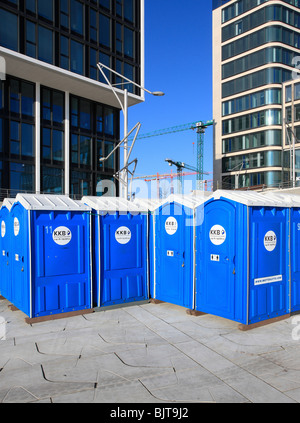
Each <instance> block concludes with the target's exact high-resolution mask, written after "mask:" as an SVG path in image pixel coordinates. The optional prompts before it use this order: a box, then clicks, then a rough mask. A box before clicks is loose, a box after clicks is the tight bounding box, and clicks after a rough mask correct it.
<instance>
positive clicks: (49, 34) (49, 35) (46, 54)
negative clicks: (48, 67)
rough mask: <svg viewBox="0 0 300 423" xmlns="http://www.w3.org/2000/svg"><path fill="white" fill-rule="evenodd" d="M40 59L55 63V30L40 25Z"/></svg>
mask: <svg viewBox="0 0 300 423" xmlns="http://www.w3.org/2000/svg"><path fill="white" fill-rule="evenodd" d="M38 31H39V39H38V59H39V60H42V61H43V62H46V63H50V64H53V31H51V30H50V29H47V28H45V27H43V26H39V30H38Z"/></svg>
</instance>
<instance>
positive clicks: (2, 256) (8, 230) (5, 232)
mask: <svg viewBox="0 0 300 423" xmlns="http://www.w3.org/2000/svg"><path fill="white" fill-rule="evenodd" d="M13 203H14V199H11V198H6V199H5V200H4V201H3V204H2V207H1V209H0V225H1V235H0V272H1V277H0V294H1V295H2V296H3V297H4V298H6V299H7V300H9V301H11V274H10V261H11V236H12V225H11V219H10V210H11V208H12V205H13Z"/></svg>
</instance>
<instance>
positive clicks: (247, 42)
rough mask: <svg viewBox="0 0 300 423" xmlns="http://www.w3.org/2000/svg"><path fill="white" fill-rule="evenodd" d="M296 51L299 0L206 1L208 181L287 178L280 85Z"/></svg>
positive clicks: (253, 183) (274, 182)
mask: <svg viewBox="0 0 300 423" xmlns="http://www.w3.org/2000/svg"><path fill="white" fill-rule="evenodd" d="M298 56H300V1H298V0H281V1H273V0H272V1H269V0H238V1H236V0H235V1H234V0H229V1H222V0H213V61H214V65H213V103H214V106H213V117H214V119H215V121H216V125H215V132H214V180H215V188H218V187H222V188H224V189H235V188H248V187H257V186H261V185H267V186H278V185H279V184H282V183H283V182H289V181H290V176H291V175H290V162H289V163H288V164H287V157H288V158H289V157H290V156H289V154H288V153H287V150H288V149H289V145H288V144H287V143H286V140H285V133H286V120H285V96H284V92H285V84H287V81H293V80H294V78H295V65H296V64H297V63H298V62H300V59H299V58H298V59H299V60H298V61H297V57H298ZM299 77H300V74H298V75H296V78H297V79H298V78H299ZM299 170H300V169H299Z"/></svg>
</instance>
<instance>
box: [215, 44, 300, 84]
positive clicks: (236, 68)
mask: <svg viewBox="0 0 300 423" xmlns="http://www.w3.org/2000/svg"><path fill="white" fill-rule="evenodd" d="M294 57H295V51H294V50H289V49H286V48H282V47H268V48H265V49H262V50H259V51H256V52H255V53H252V54H248V55H247V56H243V57H242V58H240V59H237V60H233V61H231V62H229V63H226V64H225V65H223V66H222V78H223V79H226V78H230V77H231V76H234V75H238V74H239V73H243V72H247V71H249V70H252V69H255V68H258V67H260V66H263V65H267V64H269V63H281V64H283V65H288V66H289V65H291V63H292V62H293V59H294Z"/></svg>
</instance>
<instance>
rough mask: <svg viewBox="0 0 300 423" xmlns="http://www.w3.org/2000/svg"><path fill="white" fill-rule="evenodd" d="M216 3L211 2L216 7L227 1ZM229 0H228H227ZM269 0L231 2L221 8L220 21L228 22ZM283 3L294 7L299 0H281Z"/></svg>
mask: <svg viewBox="0 0 300 423" xmlns="http://www.w3.org/2000/svg"><path fill="white" fill-rule="evenodd" d="M215 1H216V3H213V6H215V7H213V8H214V9H215V8H216V7H219V6H221V5H222V4H225V3H227V1H223V3H221V2H220V0H219V2H218V0H215ZM228 1H229V0H228ZM268 1H269V0H238V1H236V2H234V3H232V4H231V5H230V6H228V7H225V8H224V9H223V10H222V23H225V22H228V21H230V20H231V19H234V18H236V17H238V16H240V15H242V14H243V13H245V12H248V11H250V10H251V9H254V8H255V7H257V6H260V5H261V4H263V3H267V2H268ZM282 1H283V2H284V3H287V4H290V5H292V6H295V7H300V2H299V0H282Z"/></svg>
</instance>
